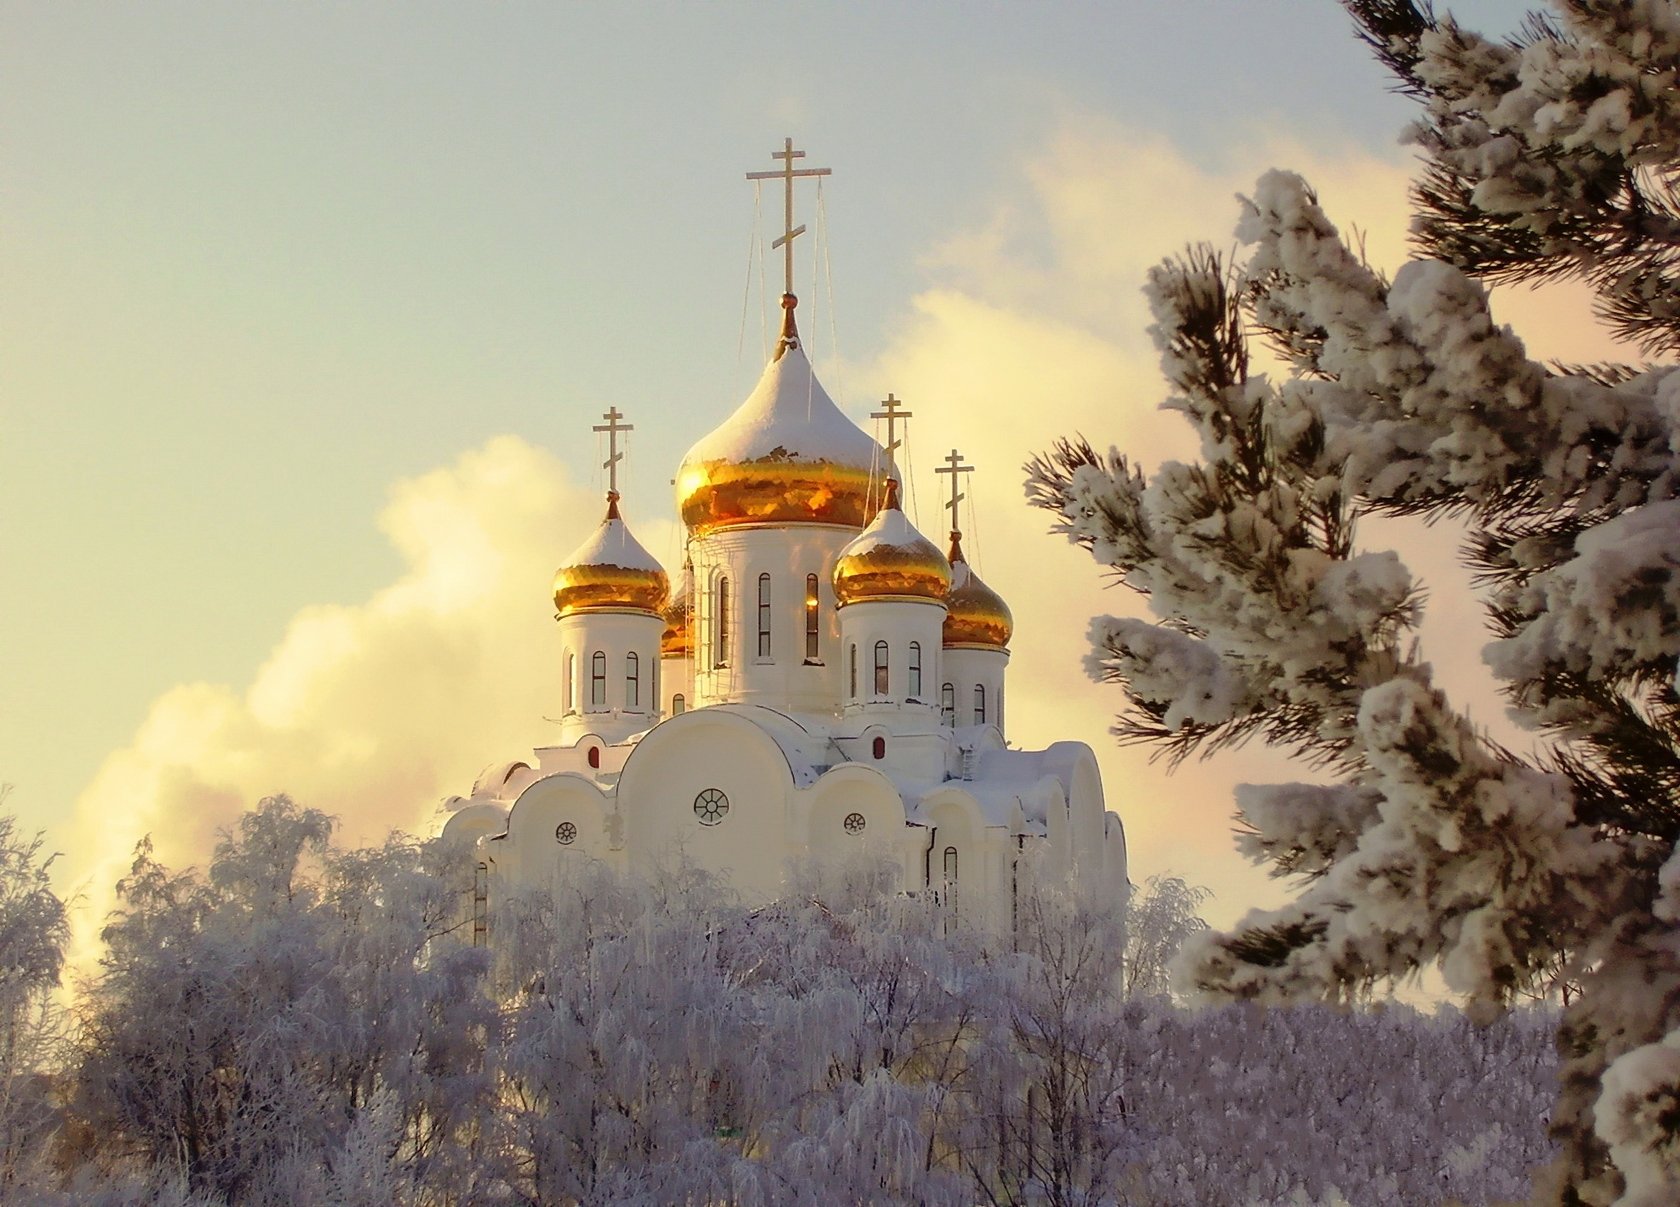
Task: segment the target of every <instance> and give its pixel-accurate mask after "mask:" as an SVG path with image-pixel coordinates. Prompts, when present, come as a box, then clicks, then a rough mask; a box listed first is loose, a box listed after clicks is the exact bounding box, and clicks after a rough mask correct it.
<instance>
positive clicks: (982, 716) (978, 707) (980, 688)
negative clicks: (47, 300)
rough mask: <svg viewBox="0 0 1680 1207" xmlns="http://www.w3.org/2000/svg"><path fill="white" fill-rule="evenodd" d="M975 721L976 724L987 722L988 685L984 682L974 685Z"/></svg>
mask: <svg viewBox="0 0 1680 1207" xmlns="http://www.w3.org/2000/svg"><path fill="white" fill-rule="evenodd" d="M974 723H975V724H976V725H984V724H985V723H986V685H985V684H984V683H976V684H975V685H974Z"/></svg>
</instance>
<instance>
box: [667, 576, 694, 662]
mask: <svg viewBox="0 0 1680 1207" xmlns="http://www.w3.org/2000/svg"><path fill="white" fill-rule="evenodd" d="M685 569H686V567H685ZM664 616H665V632H664V633H662V634H660V637H659V656H660V657H661V658H688V657H690V656H691V655H692V654H693V652H694V591H693V586H692V584H691V583H690V582H689V581H688V579H687V577H686V576H685V577H684V580H683V585H682V586H681V587H679V588H678V589H677V593H676V594H675V595H673V596H672V597H671V602H670V603H668V604H666V605H665V611H664Z"/></svg>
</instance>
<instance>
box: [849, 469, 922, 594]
mask: <svg viewBox="0 0 1680 1207" xmlns="http://www.w3.org/2000/svg"><path fill="white" fill-rule="evenodd" d="M950 588H951V566H950V563H948V562H947V561H946V560H945V555H944V554H942V553H940V552H939V546H937V545H935V544H934V543H933V542H932V541H930V540H928V539H927V537H925V536H923V535H922V534H921V533H919V532H917V531H916V529H915V527H914V525H912V524H911V523H910V520H909V517H907V516H906V515H905V514H904V512H903V511H902V510H901V509H900V508H899V505H898V481H897V480H896V479H892V478H889V479H888V480H887V501H886V502H885V503H884V504H882V506H881V510H880V511H878V512H877V513H876V514H875V518H874V519H873V520H871V521H870V522H869V527H867V528H865V529H864V530H863V531H862V532H860V533H859V534H858V535H857V536H856V537H855V538H854V539H853V540H852V541H851V543H849V544H848V545H847V546H846V547H845V548H844V549H842V550H841V551H840V557H839V559H838V560H837V561H836V562H835V563H834V598H835V600H836V602H837V603H838V604H839V606H841V607H845V606H846V605H847V604H849V603H856V602H857V601H859V600H862V599H929V600H936V601H943V600H944V598H945V595H946V593H947V592H948V591H949V590H950Z"/></svg>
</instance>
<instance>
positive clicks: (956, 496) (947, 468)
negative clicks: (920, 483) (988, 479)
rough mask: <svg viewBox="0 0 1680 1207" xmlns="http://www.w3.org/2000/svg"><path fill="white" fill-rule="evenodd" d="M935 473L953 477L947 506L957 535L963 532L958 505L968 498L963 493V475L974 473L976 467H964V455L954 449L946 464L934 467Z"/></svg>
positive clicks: (952, 529)
mask: <svg viewBox="0 0 1680 1207" xmlns="http://www.w3.org/2000/svg"><path fill="white" fill-rule="evenodd" d="M933 472H934V473H936V474H950V475H951V501H950V502H949V503H947V504H945V506H946V507H948V508H949V509H950V511H951V532H952V533H953V534H955V533H957V532H959V531H961V525H959V524H958V523H957V504H958V503H961V502H962V501H963V500H964V499H965V498H967V497H968V496H967V495H965V494H963V492H962V475H963V474H971V473H973V472H974V467H973V466H972V465H964V464H963V463H962V454H961V453H959V452H958V451H957V450H956V449H952V450H951V455H950V456H949V457H946V458H945V464H944V465H936V466H934V469H933Z"/></svg>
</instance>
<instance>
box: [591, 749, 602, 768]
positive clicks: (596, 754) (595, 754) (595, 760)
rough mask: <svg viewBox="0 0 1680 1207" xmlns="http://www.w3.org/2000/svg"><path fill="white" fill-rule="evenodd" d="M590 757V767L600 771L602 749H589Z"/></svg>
mask: <svg viewBox="0 0 1680 1207" xmlns="http://www.w3.org/2000/svg"><path fill="white" fill-rule="evenodd" d="M588 757H589V765H590V766H591V767H593V768H595V769H596V770H597V771H599V770H600V769H601V748H600V747H599V746H591V747H590V748H589V756H588Z"/></svg>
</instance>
